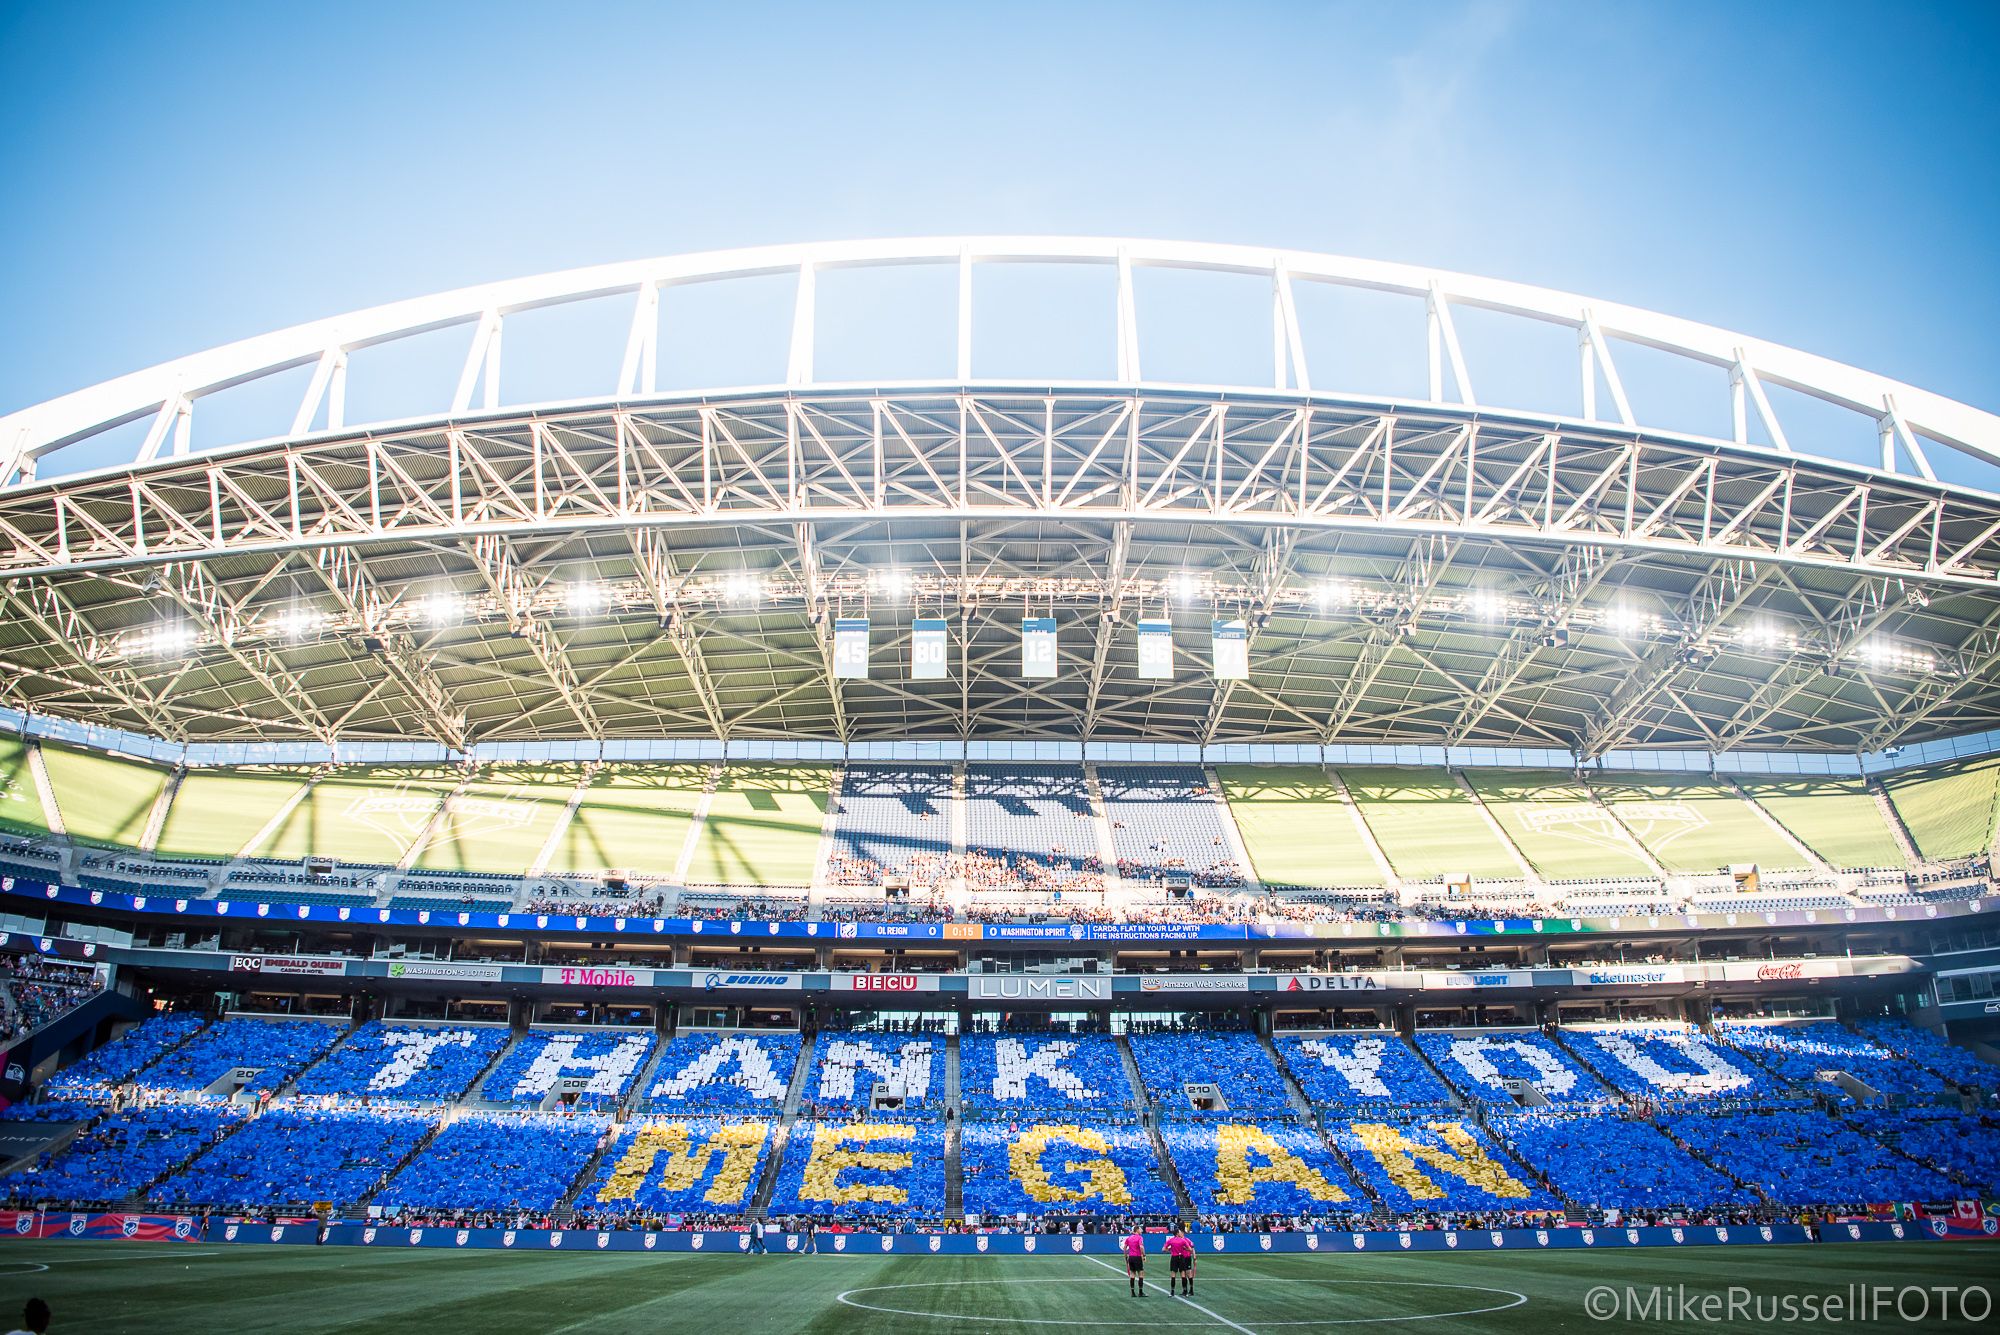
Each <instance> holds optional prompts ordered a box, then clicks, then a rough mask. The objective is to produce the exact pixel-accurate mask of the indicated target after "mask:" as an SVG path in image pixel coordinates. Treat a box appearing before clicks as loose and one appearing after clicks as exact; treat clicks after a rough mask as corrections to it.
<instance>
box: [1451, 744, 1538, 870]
mask: <svg viewBox="0 0 2000 1335" xmlns="http://www.w3.org/2000/svg"><path fill="white" fill-rule="evenodd" d="M1448 773H1449V774H1450V775H1451V779H1452V782H1453V783H1454V784H1456V785H1457V786H1458V791H1459V792H1460V793H1462V794H1464V796H1465V800H1466V801H1467V802H1469V803H1471V804H1472V809H1473V810H1474V811H1476V812H1478V813H1479V819H1480V821H1481V823H1482V824H1484V825H1485V826H1486V832H1487V833H1488V834H1490V835H1492V836H1493V837H1494V838H1495V839H1496V840H1498V841H1499V843H1500V847H1502V848H1504V849H1506V850H1507V856H1508V857H1510V858H1512V859H1513V861H1514V866H1515V867H1516V868H1517V869H1518V870H1519V871H1520V873H1521V880H1522V882H1523V883H1524V884H1526V885H1528V886H1530V887H1536V886H1539V885H1541V883H1542V873H1541V871H1540V869H1538V868H1537V867H1536V866H1535V864H1534V863H1532V862H1530V861H1528V855H1527V854H1526V853H1523V852H1522V851H1521V846H1520V845H1519V844H1517V843H1515V842H1514V836H1513V835H1511V834H1509V833H1507V827H1506V826H1504V825H1502V824H1501V823H1500V818H1499V817H1498V816H1496V815H1494V814H1493V809H1492V808H1491V807H1489V806H1487V805H1486V799H1485V798H1483V797H1481V796H1480V795H1479V790H1478V789H1477V788H1474V787H1473V786H1472V780H1470V779H1468V778H1466V777H1465V771H1464V770H1459V769H1454V770H1450V771H1448Z"/></svg>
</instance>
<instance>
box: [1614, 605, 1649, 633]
mask: <svg viewBox="0 0 2000 1335" xmlns="http://www.w3.org/2000/svg"><path fill="white" fill-rule="evenodd" d="M1651 622H1652V618H1651V617H1650V616H1648V615H1647V614H1646V613H1644V612H1642V611H1640V610H1639V609H1638V608H1636V607H1634V606H1633V605H1632V604H1631V603H1627V602H1618V603H1613V604H1612V605H1611V606H1610V607H1609V608H1607V609H1605V613H1604V628H1605V629H1606V630H1608V631H1610V632H1611V633H1612V634H1613V635H1643V634H1645V632H1646V630H1647V628H1648V627H1649V626H1650V624H1651Z"/></svg>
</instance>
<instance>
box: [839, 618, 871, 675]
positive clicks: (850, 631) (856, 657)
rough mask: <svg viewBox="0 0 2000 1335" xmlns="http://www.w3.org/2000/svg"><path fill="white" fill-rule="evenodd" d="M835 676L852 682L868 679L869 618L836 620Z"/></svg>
mask: <svg viewBox="0 0 2000 1335" xmlns="http://www.w3.org/2000/svg"><path fill="white" fill-rule="evenodd" d="M833 675H834V676H836V677H840V678H844V679H846V680H850V681H852V680H863V681H865V680H866V679H867V677H868V618H867V617H836V618H834V622H833Z"/></svg>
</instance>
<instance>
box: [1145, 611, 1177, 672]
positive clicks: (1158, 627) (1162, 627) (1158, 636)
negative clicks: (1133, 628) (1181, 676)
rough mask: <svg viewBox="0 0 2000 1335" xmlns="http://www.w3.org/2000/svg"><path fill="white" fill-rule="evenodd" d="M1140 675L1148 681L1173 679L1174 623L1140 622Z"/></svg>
mask: <svg viewBox="0 0 2000 1335" xmlns="http://www.w3.org/2000/svg"><path fill="white" fill-rule="evenodd" d="M1139 675H1140V676H1141V677H1142V678H1144V679H1145V680H1147V681H1171V680H1172V679H1173V675H1174V623H1173V622H1171V621H1143V620H1142V621H1141V622H1140V623H1139Z"/></svg>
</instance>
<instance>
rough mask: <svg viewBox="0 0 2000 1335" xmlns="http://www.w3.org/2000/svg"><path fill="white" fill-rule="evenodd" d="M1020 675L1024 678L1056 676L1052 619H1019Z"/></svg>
mask: <svg viewBox="0 0 2000 1335" xmlns="http://www.w3.org/2000/svg"><path fill="white" fill-rule="evenodd" d="M1021 675H1022V676H1024V677H1053V676H1055V675H1056V619H1055V618H1054V617H1023V618H1021Z"/></svg>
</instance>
